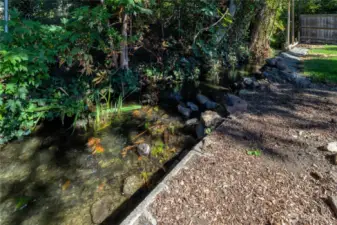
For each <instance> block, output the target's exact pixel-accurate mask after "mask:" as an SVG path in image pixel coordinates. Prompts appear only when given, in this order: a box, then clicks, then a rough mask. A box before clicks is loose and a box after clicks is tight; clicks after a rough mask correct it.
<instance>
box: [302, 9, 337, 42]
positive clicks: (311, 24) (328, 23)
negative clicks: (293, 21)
mask: <svg viewBox="0 0 337 225" xmlns="http://www.w3.org/2000/svg"><path fill="white" fill-rule="evenodd" d="M300 21H301V38H300V39H301V43H312V44H337V14H326V15H324V14H322V15H301V17H300Z"/></svg>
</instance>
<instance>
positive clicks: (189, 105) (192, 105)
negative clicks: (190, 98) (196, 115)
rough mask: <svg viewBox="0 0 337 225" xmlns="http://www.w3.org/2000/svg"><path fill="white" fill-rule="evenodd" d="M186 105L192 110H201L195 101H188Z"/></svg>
mask: <svg viewBox="0 0 337 225" xmlns="http://www.w3.org/2000/svg"><path fill="white" fill-rule="evenodd" d="M186 105H187V106H188V107H189V108H190V109H191V110H192V111H195V112H197V111H199V107H198V106H197V105H196V104H194V103H193V102H187V103H186Z"/></svg>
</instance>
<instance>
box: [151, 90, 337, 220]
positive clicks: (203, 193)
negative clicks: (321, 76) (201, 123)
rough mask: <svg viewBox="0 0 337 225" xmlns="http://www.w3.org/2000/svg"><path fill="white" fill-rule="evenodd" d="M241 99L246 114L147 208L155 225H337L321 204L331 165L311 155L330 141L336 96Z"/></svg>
mask: <svg viewBox="0 0 337 225" xmlns="http://www.w3.org/2000/svg"><path fill="white" fill-rule="evenodd" d="M243 98H244V99H246V100H247V101H248V103H249V111H248V112H247V113H244V114H241V115H239V116H236V117H233V118H232V119H228V120H226V121H225V122H224V123H223V124H222V125H221V126H220V127H219V128H218V129H217V130H216V131H214V132H213V133H212V134H211V135H210V136H209V137H208V138H207V143H205V145H204V151H205V152H207V153H208V154H207V156H205V157H200V158H197V159H195V160H194V161H193V162H191V163H190V164H189V165H188V169H185V170H182V171H181V172H180V173H179V174H178V175H177V176H176V177H175V178H174V179H173V180H171V181H170V184H169V185H168V186H169V190H168V191H167V192H164V193H162V194H160V195H159V196H158V197H157V199H156V201H155V202H154V203H153V204H152V205H151V206H150V211H151V212H152V213H153V215H154V216H155V217H156V219H157V221H158V224H165V225H166V224H200V225H201V224H205V225H206V224H275V225H276V224H280V225H281V224H337V219H336V217H335V215H334V214H333V212H332V210H331V209H330V207H329V206H328V205H327V203H326V199H327V197H328V196H331V195H334V196H336V195H337V165H333V163H332V161H331V153H329V152H326V151H322V150H319V148H318V147H320V146H323V145H326V144H327V143H329V142H331V141H336V140H337V123H336V121H337V89H336V88H335V89H333V88H331V87H329V88H327V87H321V88H319V87H316V88H312V89H305V90H296V89H293V88H292V87H291V86H289V85H271V86H270V89H269V90H266V91H264V92H261V91H258V92H252V93H248V94H246V95H245V96H244V97H243ZM250 150H261V151H262V154H261V155H260V156H252V155H249V154H247V151H250ZM336 216H337V215H336Z"/></svg>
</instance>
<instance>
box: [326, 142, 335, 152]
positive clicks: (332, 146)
mask: <svg viewBox="0 0 337 225" xmlns="http://www.w3.org/2000/svg"><path fill="white" fill-rule="evenodd" d="M326 150H327V151H329V152H337V141H334V142H330V143H329V144H328V145H327V146H326Z"/></svg>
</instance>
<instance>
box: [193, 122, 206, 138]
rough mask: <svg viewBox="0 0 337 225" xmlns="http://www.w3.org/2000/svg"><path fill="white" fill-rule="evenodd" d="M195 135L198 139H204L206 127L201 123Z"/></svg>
mask: <svg viewBox="0 0 337 225" xmlns="http://www.w3.org/2000/svg"><path fill="white" fill-rule="evenodd" d="M195 133H196V135H197V137H198V139H200V138H203V137H204V136H205V126H204V125H203V124H202V123H199V124H198V125H197V127H196V128H195Z"/></svg>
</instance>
